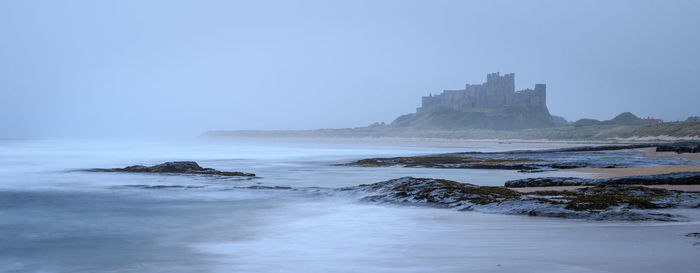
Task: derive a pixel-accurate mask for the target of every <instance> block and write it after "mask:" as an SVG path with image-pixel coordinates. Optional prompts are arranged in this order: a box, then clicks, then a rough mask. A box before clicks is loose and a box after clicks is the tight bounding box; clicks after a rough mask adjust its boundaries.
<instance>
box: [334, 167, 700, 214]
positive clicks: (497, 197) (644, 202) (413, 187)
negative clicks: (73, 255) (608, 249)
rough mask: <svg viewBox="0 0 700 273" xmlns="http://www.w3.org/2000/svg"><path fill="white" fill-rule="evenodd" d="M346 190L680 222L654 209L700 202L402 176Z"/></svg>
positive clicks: (492, 209)
mask: <svg viewBox="0 0 700 273" xmlns="http://www.w3.org/2000/svg"><path fill="white" fill-rule="evenodd" d="M342 190H344V191H348V190H351V191H357V192H359V193H363V194H365V196H364V197H363V198H362V200H364V201H370V202H389V203H399V204H411V205H428V206H437V207H444V208H453V209H457V210H472V211H479V212H485V213H500V214H521V215H529V216H547V217H564V218H583V219H591V220H625V221H641V220H655V221H678V220H682V219H683V217H682V216H678V215H672V214H668V213H662V212H658V211H656V210H651V209H660V208H673V207H695V206H698V205H700V193H681V192H675V191H668V190H663V189H651V188H646V187H640V186H629V185H599V186H595V187H590V188H584V189H577V190H574V191H562V192H534V193H527V194H524V193H519V192H516V191H513V190H510V189H508V188H504V187H487V186H477V185H472V184H467V183H459V182H455V181H450V180H444V179H431V178H413V177H402V178H398V179H392V180H388V181H383V182H379V183H374V184H369V185H360V186H357V187H350V188H344V189H342Z"/></svg>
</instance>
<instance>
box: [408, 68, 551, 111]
mask: <svg viewBox="0 0 700 273" xmlns="http://www.w3.org/2000/svg"><path fill="white" fill-rule="evenodd" d="M513 106H527V107H536V108H540V107H542V108H545V109H546V108H547V86H546V85H545V84H535V89H523V90H518V91H516V90H515V73H510V74H504V75H502V76H501V75H500V73H498V72H496V73H491V74H487V75H486V82H485V83H482V84H466V85H465V86H464V89H462V90H444V91H443V92H442V93H441V94H439V95H432V94H431V95H429V96H426V97H423V101H422V105H421V107H420V108H418V109H417V111H418V112H421V111H424V110H427V109H433V108H450V109H453V110H456V111H465V112H466V111H469V110H471V109H474V108H506V107H513Z"/></svg>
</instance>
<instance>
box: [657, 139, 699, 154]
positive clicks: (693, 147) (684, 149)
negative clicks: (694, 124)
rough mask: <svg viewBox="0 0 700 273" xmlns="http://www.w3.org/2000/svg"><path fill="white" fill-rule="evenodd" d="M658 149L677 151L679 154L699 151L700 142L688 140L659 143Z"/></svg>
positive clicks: (661, 150) (658, 150)
mask: <svg viewBox="0 0 700 273" xmlns="http://www.w3.org/2000/svg"><path fill="white" fill-rule="evenodd" d="M656 151H657V152H676V153H678V154H682V153H698V152H700V143H697V142H688V143H673V144H659V145H657V146H656Z"/></svg>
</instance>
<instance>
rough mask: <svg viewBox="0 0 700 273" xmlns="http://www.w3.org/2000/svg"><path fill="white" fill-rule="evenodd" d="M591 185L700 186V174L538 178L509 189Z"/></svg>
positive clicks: (515, 183)
mask: <svg viewBox="0 0 700 273" xmlns="http://www.w3.org/2000/svg"><path fill="white" fill-rule="evenodd" d="M591 185H700V172H680V173H669V174H655V175H642V176H624V177H613V178H590V179H589V178H578V177H537V178H525V179H518V180H511V181H507V182H506V183H505V186H506V187H507V188H523V187H553V186H591Z"/></svg>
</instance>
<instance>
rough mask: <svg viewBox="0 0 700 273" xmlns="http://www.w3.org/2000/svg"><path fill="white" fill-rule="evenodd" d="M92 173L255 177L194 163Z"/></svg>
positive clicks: (129, 167)
mask: <svg viewBox="0 0 700 273" xmlns="http://www.w3.org/2000/svg"><path fill="white" fill-rule="evenodd" d="M87 171H91V172H131V173H171V174H172V173H175V174H207V175H219V176H246V177H254V176H255V174H253V173H244V172H224V171H219V170H216V169H212V168H202V167H201V166H199V164H197V162H194V161H171V162H165V163H163V164H158V165H154V166H150V167H147V166H143V165H133V166H128V167H125V168H111V169H89V170H87Z"/></svg>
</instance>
